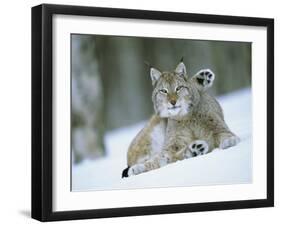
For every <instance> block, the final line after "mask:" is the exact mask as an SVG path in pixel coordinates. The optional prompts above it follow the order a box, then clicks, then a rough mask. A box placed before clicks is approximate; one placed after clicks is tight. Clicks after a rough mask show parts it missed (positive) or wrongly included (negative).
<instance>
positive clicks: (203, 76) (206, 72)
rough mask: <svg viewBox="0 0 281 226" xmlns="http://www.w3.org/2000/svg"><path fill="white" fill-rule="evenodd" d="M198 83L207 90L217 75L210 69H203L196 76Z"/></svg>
mask: <svg viewBox="0 0 281 226" xmlns="http://www.w3.org/2000/svg"><path fill="white" fill-rule="evenodd" d="M196 79H197V82H198V83H199V84H200V85H202V86H203V87H205V88H208V87H210V86H212V84H213V81H214V79H215V74H214V73H213V72H212V71H211V70H210V69H202V70H200V71H199V72H197V74H196Z"/></svg>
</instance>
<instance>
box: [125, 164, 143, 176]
mask: <svg viewBox="0 0 281 226" xmlns="http://www.w3.org/2000/svg"><path fill="white" fill-rule="evenodd" d="M144 171H145V166H144V164H142V163H140V164H136V165H133V166H131V167H129V169H128V173H127V177H130V176H132V175H138V174H140V173H143V172H144Z"/></svg>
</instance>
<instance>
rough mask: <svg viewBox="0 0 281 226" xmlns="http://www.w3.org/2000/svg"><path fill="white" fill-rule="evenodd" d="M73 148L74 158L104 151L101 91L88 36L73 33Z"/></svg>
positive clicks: (96, 154) (92, 45)
mask: <svg viewBox="0 0 281 226" xmlns="http://www.w3.org/2000/svg"><path fill="white" fill-rule="evenodd" d="M71 43H72V58H71V59H72V115H71V116H72V117H71V123H72V134H71V135H72V149H73V158H74V162H79V161H80V160H82V159H84V158H86V157H87V158H88V157H89V158H96V157H99V156H102V155H104V154H105V150H104V143H103V137H104V126H103V121H104V119H103V103H104V101H103V91H102V86H101V78H100V74H99V70H98V64H97V60H96V56H95V55H94V53H95V48H96V46H95V43H94V42H93V39H92V38H91V36H85V35H83V36H81V35H72V42H71Z"/></svg>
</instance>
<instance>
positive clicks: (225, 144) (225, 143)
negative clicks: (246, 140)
mask: <svg viewBox="0 0 281 226" xmlns="http://www.w3.org/2000/svg"><path fill="white" fill-rule="evenodd" d="M239 142H240V138H239V137H237V136H235V135H234V136H230V137H226V138H224V139H222V141H221V143H220V149H226V148H230V147H233V146H235V145H236V144H238V143H239Z"/></svg>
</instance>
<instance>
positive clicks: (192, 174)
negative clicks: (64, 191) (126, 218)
mask: <svg viewBox="0 0 281 226" xmlns="http://www.w3.org/2000/svg"><path fill="white" fill-rule="evenodd" d="M251 96H252V95H251V90H250V89H243V90H239V91H236V92H234V93H230V94H228V95H225V96H221V97H219V98H218V100H219V102H220V104H221V105H222V108H223V110H224V114H225V120H226V122H227V124H228V125H229V127H230V129H231V130H232V131H233V132H234V133H235V134H237V135H238V136H239V137H240V138H241V142H240V143H239V144H238V145H237V146H234V147H231V148H228V149H225V150H220V149H216V150H214V151H213V152H211V153H209V154H206V155H203V156H198V157H195V158H190V159H185V160H182V161H178V162H176V163H172V164H169V165H167V166H164V167H162V168H160V169H156V170H153V171H149V172H147V173H143V174H140V175H137V176H131V177H129V178H123V179H122V178H121V173H122V171H123V169H124V168H126V166H127V164H126V153H127V149H128V146H129V144H130V142H131V140H132V139H133V138H134V136H135V135H136V134H137V133H138V132H139V131H140V129H142V127H143V126H144V124H145V122H142V123H138V124H136V125H133V126H130V127H127V128H121V129H117V130H115V131H111V132H108V133H107V134H106V137H105V143H106V150H107V153H108V154H107V155H106V156H105V157H104V158H100V159H96V160H84V161H83V162H81V163H79V164H77V165H73V167H72V191H87V190H113V189H136V188H152V187H172V186H173V187H178V186H204V185H221V184H223V185H225V184H242V183H251V180H252V102H251Z"/></svg>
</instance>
